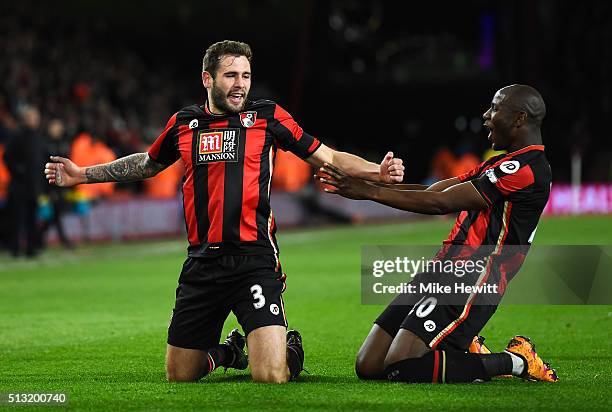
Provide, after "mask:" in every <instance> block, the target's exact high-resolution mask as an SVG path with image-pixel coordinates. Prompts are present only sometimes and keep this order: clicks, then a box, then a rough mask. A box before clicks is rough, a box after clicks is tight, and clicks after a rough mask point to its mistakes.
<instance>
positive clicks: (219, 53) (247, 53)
mask: <svg viewBox="0 0 612 412" xmlns="http://www.w3.org/2000/svg"><path fill="white" fill-rule="evenodd" d="M226 55H230V56H244V57H246V58H247V59H248V61H249V62H250V61H251V57H253V53H252V52H251V46H249V45H248V44H246V43H242V42H239V41H233V40H223V41H220V42H217V43H215V44H213V45H211V46H210V47H209V48H208V49H207V50H206V54H205V55H204V59H202V71H206V72H208V73H210V74H211V76H212V77H213V78H214V77H215V75H216V74H217V69H218V68H219V61H220V60H221V57H223V56H226Z"/></svg>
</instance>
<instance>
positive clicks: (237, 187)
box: [223, 117, 246, 241]
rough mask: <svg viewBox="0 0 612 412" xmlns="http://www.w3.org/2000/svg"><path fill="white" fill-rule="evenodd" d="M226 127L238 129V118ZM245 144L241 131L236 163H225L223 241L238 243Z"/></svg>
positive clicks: (243, 132)
mask: <svg viewBox="0 0 612 412" xmlns="http://www.w3.org/2000/svg"><path fill="white" fill-rule="evenodd" d="M228 127H230V128H238V129H240V120H239V118H238V117H232V118H230V119H229V123H228ZM245 142H246V133H245V130H244V129H242V130H240V134H239V136H238V162H235V163H231V162H228V163H225V182H226V184H225V191H224V199H223V241H240V216H241V215H242V206H243V202H242V181H243V175H244V150H245Z"/></svg>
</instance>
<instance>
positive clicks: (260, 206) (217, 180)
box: [149, 100, 321, 257]
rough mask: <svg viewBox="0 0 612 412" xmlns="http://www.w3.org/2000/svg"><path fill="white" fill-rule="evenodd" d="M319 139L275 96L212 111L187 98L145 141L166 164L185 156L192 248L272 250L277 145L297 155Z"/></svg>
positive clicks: (199, 251) (201, 252)
mask: <svg viewBox="0 0 612 412" xmlns="http://www.w3.org/2000/svg"><path fill="white" fill-rule="evenodd" d="M320 145H321V142H319V140H317V139H316V138H314V137H313V136H311V135H309V134H307V133H305V132H304V131H303V130H302V128H301V127H300V126H299V125H298V124H297V123H296V122H295V120H294V119H293V118H292V117H291V115H290V114H289V113H287V112H286V111H285V110H284V109H283V108H282V107H280V106H279V105H278V104H276V103H274V102H272V101H269V100H258V101H249V102H248V103H247V105H246V106H245V108H244V111H242V112H240V113H227V114H223V115H214V114H212V113H210V111H209V110H208V109H207V107H206V106H197V105H192V106H188V107H185V108H183V109H181V110H180V111H178V112H177V113H175V114H174V115H173V116H172V117H171V118H170V120H169V121H168V124H167V125H166V128H165V129H164V131H163V132H162V133H161V134H160V135H159V137H158V138H157V140H156V141H155V142H154V143H153V145H152V146H151V148H150V149H149V156H150V157H151V158H152V159H153V160H155V161H156V162H159V163H161V164H164V165H170V164H172V163H174V162H175V161H177V160H178V159H182V160H183V162H184V163H185V176H184V179H183V208H184V212H185V223H186V227H187V234H188V239H189V256H192V257H203V256H212V255H217V254H238V255H244V254H277V253H278V246H277V243H276V237H275V233H276V224H275V221H274V215H273V213H272V210H271V208H270V183H271V179H272V173H273V169H274V157H275V154H276V150H277V148H281V149H282V150H287V151H290V152H292V153H294V154H295V155H297V156H299V157H300V158H302V159H306V158H307V157H309V156H310V155H311V154H313V153H314V152H315V151H316V150H317V149H318V148H319V146H320Z"/></svg>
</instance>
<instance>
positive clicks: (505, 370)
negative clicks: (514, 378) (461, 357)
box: [477, 353, 512, 377]
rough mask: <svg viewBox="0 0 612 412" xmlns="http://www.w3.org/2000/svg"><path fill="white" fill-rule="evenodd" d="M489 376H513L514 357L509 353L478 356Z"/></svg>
mask: <svg viewBox="0 0 612 412" xmlns="http://www.w3.org/2000/svg"><path fill="white" fill-rule="evenodd" d="M477 356H479V357H480V361H481V362H482V366H483V367H484V369H485V371H486V372H487V375H489V376H491V377H493V376H498V375H512V357H511V356H510V355H508V354H507V353H490V354H482V355H477Z"/></svg>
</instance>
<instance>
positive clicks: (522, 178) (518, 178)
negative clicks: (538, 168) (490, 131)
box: [472, 160, 535, 204]
mask: <svg viewBox="0 0 612 412" xmlns="http://www.w3.org/2000/svg"><path fill="white" fill-rule="evenodd" d="M534 182H535V177H534V174H533V170H532V168H531V166H530V165H529V164H523V165H522V164H521V163H520V162H519V161H518V160H508V161H505V162H502V163H501V164H500V165H498V166H496V167H495V168H490V169H487V170H485V172H484V173H483V174H482V176H480V177H479V178H478V179H474V180H472V183H473V184H474V186H475V187H476V190H478V192H480V194H481V195H482V196H483V197H484V198H485V200H486V201H487V202H488V203H489V204H491V203H495V202H497V201H499V200H502V199H508V200H512V201H516V200H519V199H520V198H524V197H525V196H528V195H529V194H530V190H529V187H531V186H532V185H533V183H534Z"/></svg>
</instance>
